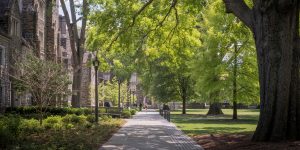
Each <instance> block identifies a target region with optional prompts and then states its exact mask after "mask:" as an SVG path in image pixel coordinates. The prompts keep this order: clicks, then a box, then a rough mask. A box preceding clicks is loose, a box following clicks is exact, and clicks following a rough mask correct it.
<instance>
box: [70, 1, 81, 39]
mask: <svg viewBox="0 0 300 150" xmlns="http://www.w3.org/2000/svg"><path fill="white" fill-rule="evenodd" d="M70 10H71V17H72V24H73V32H74V37H75V39H78V31H77V23H76V11H75V4H74V0H70ZM75 42H76V43H77V44H79V42H78V41H77V40H75Z"/></svg>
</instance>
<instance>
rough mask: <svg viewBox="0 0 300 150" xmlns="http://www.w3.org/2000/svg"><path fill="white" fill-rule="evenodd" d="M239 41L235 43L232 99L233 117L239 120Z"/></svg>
mask: <svg viewBox="0 0 300 150" xmlns="http://www.w3.org/2000/svg"><path fill="white" fill-rule="evenodd" d="M237 51H238V48H237V43H235V44H234V64H233V65H234V66H233V90H232V101H233V114H232V119H233V120H237V119H238V117H237V99H236V98H237V81H236V78H237V65H238V64H237V63H238V62H237Z"/></svg>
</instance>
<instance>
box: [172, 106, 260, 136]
mask: <svg viewBox="0 0 300 150" xmlns="http://www.w3.org/2000/svg"><path fill="white" fill-rule="evenodd" d="M207 111H208V109H188V110H187V114H186V115H182V114H181V110H176V111H173V112H172V113H171V121H172V122H173V123H175V124H176V126H177V127H178V128H179V129H181V130H182V131H183V132H184V133H186V134H188V135H189V136H194V135H202V134H251V133H253V132H254V130H255V128H256V124H257V122H258V115H259V110H257V109H239V110H238V120H232V119H231V118H232V109H223V112H224V115H220V116H206V113H207Z"/></svg>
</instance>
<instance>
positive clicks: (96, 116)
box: [93, 55, 100, 123]
mask: <svg viewBox="0 0 300 150" xmlns="http://www.w3.org/2000/svg"><path fill="white" fill-rule="evenodd" d="M93 65H94V67H95V122H96V123H98V120H99V112H98V111H99V110H98V67H99V65H100V62H99V60H98V58H97V55H96V56H95V59H94V61H93Z"/></svg>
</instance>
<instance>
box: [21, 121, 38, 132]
mask: <svg viewBox="0 0 300 150" xmlns="http://www.w3.org/2000/svg"><path fill="white" fill-rule="evenodd" d="M20 130H21V132H23V133H24V132H26V133H34V132H39V131H42V130H43V126H41V125H40V122H39V121H38V120H36V119H23V120H22V123H21V125H20Z"/></svg>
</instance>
